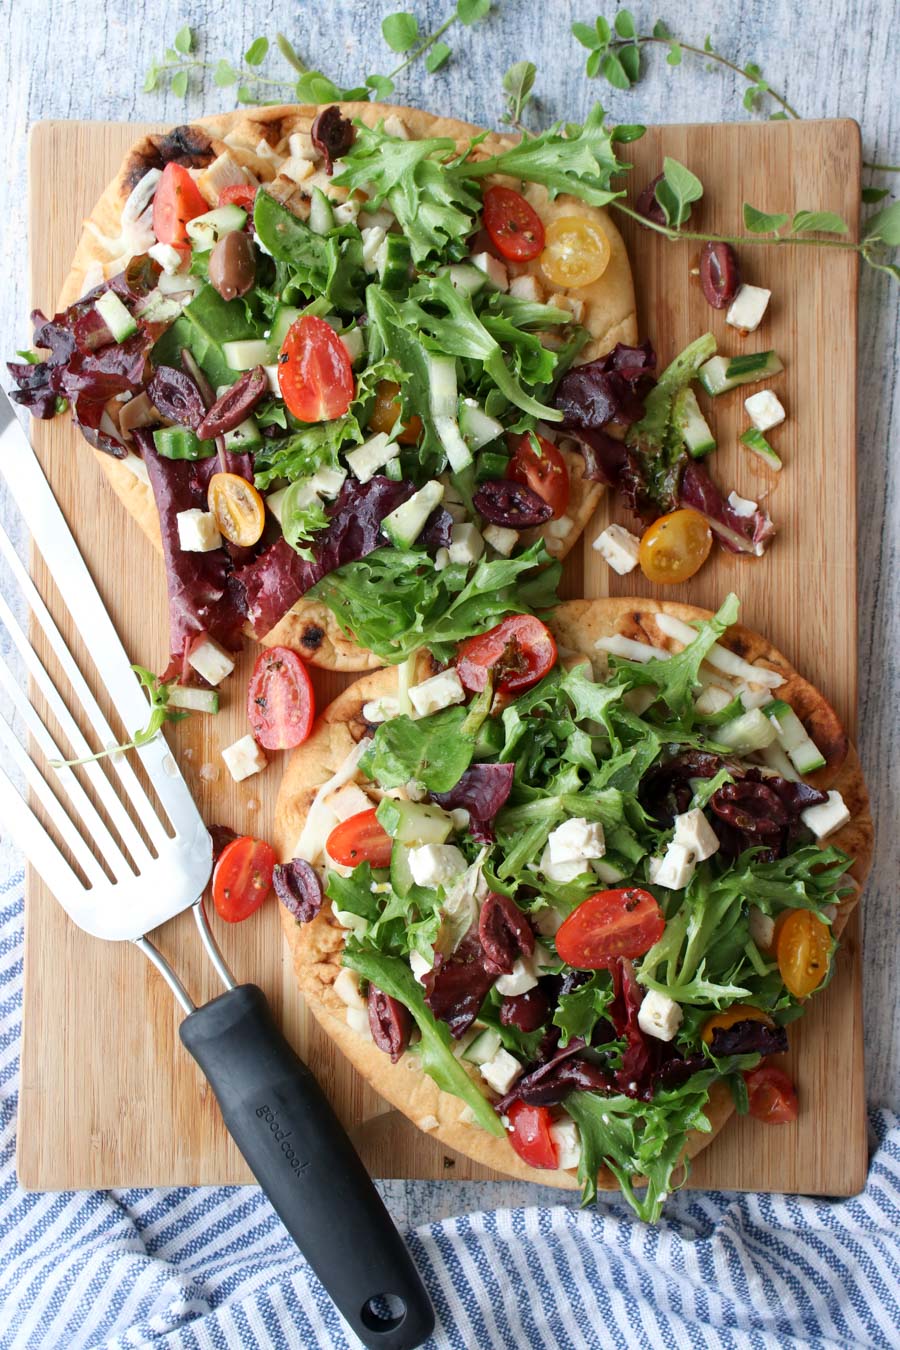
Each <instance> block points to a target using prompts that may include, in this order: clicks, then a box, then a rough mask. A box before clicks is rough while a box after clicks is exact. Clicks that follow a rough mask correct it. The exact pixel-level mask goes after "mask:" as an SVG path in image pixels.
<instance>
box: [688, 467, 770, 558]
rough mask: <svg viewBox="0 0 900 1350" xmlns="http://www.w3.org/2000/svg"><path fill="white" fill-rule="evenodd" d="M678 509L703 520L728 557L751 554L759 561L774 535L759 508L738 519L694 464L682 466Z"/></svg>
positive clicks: (717, 489) (707, 478)
mask: <svg viewBox="0 0 900 1350" xmlns="http://www.w3.org/2000/svg"><path fill="white" fill-rule="evenodd" d="M678 505H679V506H689V507H691V508H692V509H693V510H694V511H699V512H700V514H701V515H702V516H705V517H706V519H707V521H708V522H709V527H710V529H711V530H712V531H713V533H714V534H715V536H716V538H717V539H718V541H719V543H720V544H721V545H722V547H723V548H725V549H727V550H728V551H729V553H751V554H753V555H754V556H755V557H757V558H760V557H762V555H763V553H765V551H766V544H767V543H768V542H769V540H770V539H771V538H772V536H773V535H774V533H775V526H774V524H773V523H772V519H771V517H770V516H769V515H768V513H767V512H766V511H764V510H763V509H762V507H757V508H756V510H755V511H754V512H753V514H752V515H749V516H739V515H738V514H737V512H736V511H735V510H734V509H733V507H732V506H730V505H729V503H728V501H727V500H726V498H725V497H724V496H723V494H722V492H721V490H720V489H719V487H718V486H717V485H716V484H715V483H714V482H713V480H712V479H711V478H710V476H709V474H708V473H707V471H706V469H705V468H704V467H703V466H702V465H701V464H697V463H696V462H695V461H694V460H689V461H688V462H687V463H686V464H685V466H684V471H683V472H682V475H681V485H680V487H679V489H678Z"/></svg>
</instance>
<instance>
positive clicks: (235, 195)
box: [219, 183, 256, 211]
mask: <svg viewBox="0 0 900 1350" xmlns="http://www.w3.org/2000/svg"><path fill="white" fill-rule="evenodd" d="M255 201H256V188H255V187H254V186H253V184H252V183H229V184H228V185H227V186H226V187H223V188H222V191H221V192H220V193H219V205H220V206H241V207H243V209H244V210H245V211H252V210H253V203H254V202H255Z"/></svg>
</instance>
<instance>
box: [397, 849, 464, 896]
mask: <svg viewBox="0 0 900 1350" xmlns="http://www.w3.org/2000/svg"><path fill="white" fill-rule="evenodd" d="M467 866H468V863H467V862H466V859H465V856H464V855H463V853H461V852H460V850H459V849H458V848H457V847H456V845H455V844H423V845H422V846H421V847H420V848H411V849H410V850H409V870H410V873H411V875H412V879H413V881H414V882H415V883H416V885H417V886H429V887H432V888H436V887H438V886H445V885H446V884H447V882H448V881H452V879H453V878H454V877H458V876H459V874H460V872H464V871H465V870H466V868H467Z"/></svg>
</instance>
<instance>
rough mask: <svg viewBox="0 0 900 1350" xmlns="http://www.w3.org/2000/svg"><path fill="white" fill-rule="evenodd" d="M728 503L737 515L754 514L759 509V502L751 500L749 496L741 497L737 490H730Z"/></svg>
mask: <svg viewBox="0 0 900 1350" xmlns="http://www.w3.org/2000/svg"><path fill="white" fill-rule="evenodd" d="M728 505H729V506H730V507H731V509H732V511H733V512H734V514H735V515H736V516H742V517H747V516H752V515H753V513H754V511H758V510H759V502H754V501H751V500H750V498H749V497H739V496H738V494H737V493H736V492H729V494H728Z"/></svg>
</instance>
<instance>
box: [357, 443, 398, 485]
mask: <svg viewBox="0 0 900 1350" xmlns="http://www.w3.org/2000/svg"><path fill="white" fill-rule="evenodd" d="M399 454H400V447H399V445H398V444H397V442H396V441H392V440H391V438H390V437H389V436H388V434H387V432H386V431H379V432H378V433H377V435H375V436H370V437H369V439H368V440H367V441H363V443H362V445H358V446H356V448H355V449H353V450H348V452H347V463H348V464H349V465H350V468H351V469H352V471H353V473H354V474H355V476H356V477H357V478H358V479H359V481H360V482H361V483H368V481H369V479H370V478H372V477H374V475H375V474H376V473H377V472H378V470H379V469H381V468H383V467H384V465H386V464H388V463H389V462H390V461H391V460H393V459H396V458H397V456H398V455H399Z"/></svg>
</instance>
